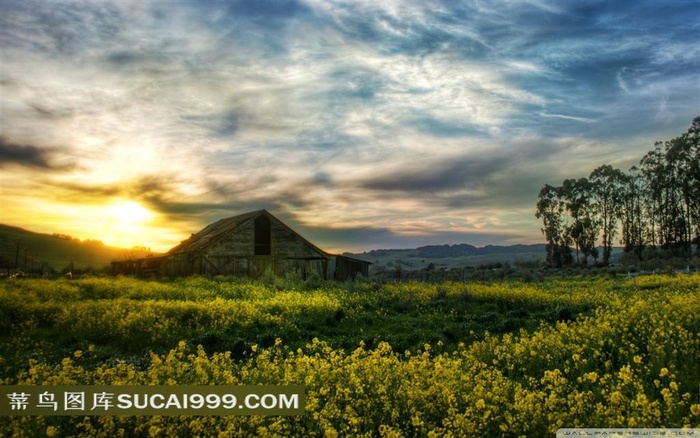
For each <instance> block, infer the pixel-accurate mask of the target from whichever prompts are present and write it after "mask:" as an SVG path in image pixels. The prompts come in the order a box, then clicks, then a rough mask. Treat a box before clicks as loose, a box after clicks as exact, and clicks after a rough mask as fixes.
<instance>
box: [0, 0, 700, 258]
mask: <svg viewBox="0 0 700 438" xmlns="http://www.w3.org/2000/svg"><path fill="white" fill-rule="evenodd" d="M699 14H700V5H699V4H698V3H697V2H695V1H687V2H686V1H673V2H659V1H655V0H649V1H639V2H635V3H634V4H632V3H629V2H583V1H581V2H579V1H567V2H561V1H545V0H542V1H528V2H525V1H522V2H521V1H518V2H511V1H496V2H453V1H437V2H429V3H426V2H422V1H406V0H401V1H393V0H385V1H377V2H373V1H327V0H285V1H255V2H254V1H249V0H232V1H214V0H211V1H209V0H206V1H194V0H193V1H179V2H142V1H138V0H119V1H97V0H95V1H77V0H76V1H73V0H60V1H52V2H25V1H19V0H6V1H3V2H1V3H0V49H1V50H2V51H1V55H0V56H1V57H2V59H1V62H2V69H0V105H1V110H2V117H0V135H1V136H2V138H1V140H0V166H2V169H3V172H4V173H5V174H6V175H8V177H4V178H3V180H2V193H3V217H2V221H3V222H9V223H12V224H13V225H20V226H25V227H28V228H31V229H35V230H38V231H46V232H63V233H71V234H75V235H77V236H79V237H90V238H98V237H99V238H102V239H103V240H104V241H106V242H110V241H114V242H115V243H116V242H117V239H116V238H115V239H110V236H109V235H110V234H114V235H115V236H116V235H117V234H118V235H119V239H118V243H119V244H134V245H136V244H144V245H147V246H152V247H156V248H158V249H167V248H168V247H169V246H172V245H171V244H173V245H174V244H176V243H177V242H178V241H179V240H181V238H182V237H186V236H188V235H189V233H191V232H194V231H197V230H198V229H200V228H202V227H203V226H205V225H206V224H208V223H209V222H212V221H214V220H216V219H219V218H221V217H225V216H229V215H234V214H237V213H241V212H245V211H248V210H253V209H258V208H268V209H269V210H270V211H272V212H273V213H274V214H276V215H278V216H279V217H281V218H283V219H284V220H286V221H289V222H290V224H291V225H292V226H294V227H297V228H299V229H300V230H302V231H303V234H304V235H305V237H307V238H309V239H310V240H312V241H314V242H315V243H317V244H319V245H320V246H322V247H324V248H330V249H336V250H344V249H353V250H356V249H372V248H377V247H384V248H386V247H391V246H396V247H410V246H414V245H415V244H426V243H461V242H466V243H477V244H486V243H493V244H501V243H520V242H539V241H541V239H542V237H541V235H540V232H539V228H540V224H539V223H538V222H537V220H536V219H535V218H534V205H535V202H536V197H537V193H538V191H539V188H540V187H541V186H542V185H544V184H545V183H560V182H561V180H562V179H564V178H569V177H579V176H585V175H587V174H589V173H590V171H591V170H592V169H593V168H595V167H598V166H600V165H602V164H612V165H615V166H618V167H620V168H622V169H623V170H626V169H627V168H628V167H629V166H631V165H632V164H635V163H636V162H637V161H638V160H639V159H640V158H641V157H642V155H643V154H644V153H645V152H646V151H647V150H649V149H651V148H652V147H653V143H654V141H656V140H665V139H669V138H672V137H675V136H677V135H679V134H681V133H682V132H684V131H685V130H686V129H687V128H688V126H689V125H690V122H691V120H692V119H693V117H695V116H697V115H698V114H699V113H700V81H699V80H698V78H699V74H698V72H699V71H700V44H698V36H699V35H700V24H698V20H696V19H693V17H697V16H698V15H699ZM129 202H134V203H138V204H139V205H140V206H142V207H143V208H144V209H147V210H148V211H149V212H150V213H151V215H150V216H148V219H146V216H145V215H144V219H143V221H142V222H141V223H135V222H132V223H130V224H129V227H126V226H124V227H123V228H119V227H118V226H117V221H118V217H116V216H115V217H114V218H113V219H112V221H111V222H109V221H107V222H105V220H103V219H102V218H104V217H105V215H107V216H109V214H110V213H109V212H114V211H117V210H118V208H119V205H127V206H128V205H131V204H128V203H129ZM115 206H116V207H115ZM124 210H125V211H126V210H127V209H126V208H124ZM81 215H82V216H81ZM86 215H88V216H86ZM86 217H90V218H93V219H91V220H86V219H85V218H86ZM90 222H91V223H92V224H93V225H92V226H91V225H90ZM110 227H111V228H110ZM112 229H114V230H117V231H118V233H117V231H114V232H112V231H111V230H112ZM129 230H132V231H131V233H132V234H131V235H130V234H129V232H130V231H129ZM130 236H131V237H130Z"/></svg>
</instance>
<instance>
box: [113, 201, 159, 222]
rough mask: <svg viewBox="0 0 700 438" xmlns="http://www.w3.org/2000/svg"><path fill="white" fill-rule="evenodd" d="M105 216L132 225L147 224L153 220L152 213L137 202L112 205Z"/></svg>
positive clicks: (122, 202)
mask: <svg viewBox="0 0 700 438" xmlns="http://www.w3.org/2000/svg"><path fill="white" fill-rule="evenodd" d="M107 214H108V215H109V216H110V217H112V218H114V219H118V220H119V221H123V222H128V223H129V224H132V225H133V224H137V223H144V222H148V221H149V220H150V219H152V218H153V213H151V212H150V211H149V210H148V209H146V208H145V207H144V206H142V205H141V204H139V203H138V202H134V201H121V202H117V203H114V204H112V205H111V206H110V207H108V209H107Z"/></svg>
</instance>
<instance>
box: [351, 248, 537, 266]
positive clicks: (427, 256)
mask: <svg viewBox="0 0 700 438" xmlns="http://www.w3.org/2000/svg"><path fill="white" fill-rule="evenodd" d="M346 255H349V256H351V257H355V258H359V259H361V260H366V261H369V262H372V263H373V264H374V266H375V267H376V266H385V267H387V268H391V267H395V266H397V265H398V264H400V265H401V266H402V267H403V268H407V269H423V268H425V267H427V266H428V265H430V264H433V265H435V266H437V267H445V268H453V267H464V266H478V265H488V264H494V263H511V264H512V263H515V262H516V261H533V260H544V258H545V256H546V250H545V245H544V244H534V245H524V244H517V245H510V246H501V245H487V246H484V247H476V246H474V245H470V244H468V243H460V244H453V245H447V244H445V245H426V246H421V247H418V248H414V249H378V250H372V251H367V252H363V253H354V254H350V253H346Z"/></svg>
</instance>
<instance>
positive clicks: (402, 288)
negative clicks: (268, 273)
mask: <svg viewBox="0 0 700 438" xmlns="http://www.w3.org/2000/svg"><path fill="white" fill-rule="evenodd" d="M81 282H82V283H81ZM279 289H280V288H279V287H275V286H274V285H263V284H251V283H230V282H223V281H222V282H213V281H208V280H204V279H188V280H183V281H181V282H176V283H165V282H164V283H158V282H151V283H146V282H143V281H138V280H129V279H118V280H105V279H86V280H78V281H74V282H67V281H63V282H42V281H38V280H36V281H33V280H29V281H26V282H22V281H16V282H10V281H6V282H3V283H0V292H1V294H0V304H2V305H3V309H4V310H3V317H4V318H5V321H4V322H3V324H5V329H6V330H8V332H10V333H11V336H7V337H5V338H3V345H2V350H0V351H2V354H3V362H0V365H2V366H3V369H4V372H5V374H4V377H3V384H6V385H17V384H22V385H24V384H26V385H67V384H81V385H98V384H100V385H185V384H188V385H189V384H204V385H243V384H245V385H250V384H252V385H258V384H279V385H284V384H302V385H305V386H306V415H304V416H296V417H295V416H290V417H283V416H280V417H275V416H227V417H194V416H193V417H157V416H154V417H118V416H113V417H48V416H47V417H23V416H15V417H4V418H0V432H2V433H3V434H4V435H5V436H17V437H35V436H81V437H94V436H97V437H100V436H102V437H116V436H125V437H133V436H143V437H159V436H162V437H170V436H207V437H208V436H211V437H229V436H230V437H233V436H236V437H238V436H318V437H324V436H328V437H333V436H368V437H370V436H372V437H373V436H381V437H403V436H405V437H409V436H411V437H412V436H454V437H470V436H475V437H486V436H488V437H499V436H502V437H518V436H526V437H539V436H542V437H545V436H553V435H554V433H555V432H556V430H557V429H559V428H562V427H700V366H699V365H698V364H700V334H699V333H700V276H698V275H680V276H674V277H672V276H648V277H637V278H633V279H624V278H571V279H559V280H547V281H545V282H542V283H529V284H525V283H515V282H514V283H506V282H504V283H492V284H486V283H479V284H476V283H443V284H424V283H393V284H386V285H372V284H347V285H340V284H331V283H329V284H323V285H321V287H319V288H317V289H312V290H308V289H304V288H303V287H302V286H298V287H295V286H293V285H292V286H290V287H289V288H288V289H282V290H279ZM20 296H22V297H24V298H23V299H21V300H19V297H20ZM394 303H399V304H400V306H399V305H398V304H394ZM406 303H409V304H410V305H409V304H406ZM484 303H486V304H487V305H488V306H491V307H489V308H492V309H498V310H493V313H494V314H495V315H511V314H514V313H513V312H514V311H517V309H519V308H525V309H540V308H541V309H544V310H543V312H544V311H549V310H552V309H553V310H556V309H559V310H560V309H561V308H564V307H565V308H567V309H574V313H575V314H576V317H575V318H572V319H571V320H567V318H562V319H561V320H558V321H552V320H546V319H542V320H540V321H539V322H537V325H536V326H535V327H534V328H526V327H520V328H517V327H515V328H513V329H512V330H507V327H508V326H506V329H504V330H503V331H502V332H500V333H488V332H484V333H477V334H473V336H471V335H470V334H469V333H464V334H459V333H458V335H459V336H462V335H463V337H462V338H459V339H473V340H472V341H471V342H464V341H462V340H458V341H455V342H454V343H451V342H450V339H452V338H449V339H448V338H445V340H443V339H442V338H440V339H438V341H437V342H432V341H430V340H428V339H426V340H425V342H420V340H419V344H418V345H419V346H418V348H414V349H406V350H399V349H397V348H395V347H394V346H393V345H391V343H390V342H387V341H385V340H382V339H380V340H378V341H376V342H374V343H373V345H371V346H369V345H368V344H367V343H365V342H364V341H362V340H361V341H359V342H357V343H356V344H355V345H354V346H353V347H351V348H342V347H340V346H339V344H338V343H339V342H340V341H338V339H341V338H340V336H341V334H338V335H337V336H338V337H335V335H333V336H331V335H328V338H327V339H319V338H315V337H314V338H310V339H307V341H306V342H302V343H301V344H298V345H289V344H288V343H286V342H285V341H284V339H285V336H291V335H289V331H290V330H291V331H293V332H294V331H295V330H296V332H294V333H296V334H294V336H297V337H293V338H290V339H299V338H300V337H301V338H303V336H305V335H306V332H305V330H307V329H308V330H309V333H310V331H311V329H314V330H320V329H318V327H320V326H322V325H323V323H322V322H324V321H325V325H324V327H330V328H329V329H328V330H336V329H337V327H338V326H336V325H334V324H336V322H335V320H334V319H333V318H334V315H336V316H337V315H338V314H339V313H338V312H340V311H342V314H341V317H337V318H336V319H337V320H339V321H340V322H339V323H337V324H341V325H340V327H342V328H343V331H346V332H347V331H349V330H351V327H355V328H354V330H355V331H356V333H343V334H342V336H351V335H352V336H355V335H356V336H358V337H359V339H362V336H363V333H366V332H365V331H364V330H365V329H369V327H370V325H372V324H374V325H376V324H381V323H382V321H383V319H382V318H390V317H393V318H395V324H397V325H394V326H391V327H392V328H396V327H399V326H400V325H399V324H403V322H402V321H403V320H399V319H396V318H398V316H397V315H398V314H399V313H400V312H404V311H403V310H392V309H404V308H405V309H406V310H405V317H406V318H407V320H408V319H410V318H413V319H421V318H423V319H428V318H429V315H433V313H431V312H432V311H433V310H434V309H436V308H437V309H438V310H439V311H440V312H444V315H445V318H446V319H448V320H450V321H460V318H463V319H464V320H466V319H468V318H467V312H468V311H467V310H465V309H468V308H470V306H471V307H474V306H479V305H484ZM392 306H393V307H392ZM401 306H403V307H401ZM436 306H438V307H436ZM460 306H461V307H460ZM514 309H515V310H514ZM548 309H549V310H548ZM10 312H14V313H10ZM368 312H372V313H373V315H372V316H370V315H369V313H368ZM392 312H393V313H392ZM498 312H501V313H498ZM503 312H506V313H503ZM507 312H511V313H507ZM560 313H561V311H560ZM308 314H310V315H313V318H316V319H317V320H318V321H321V322H319V324H318V327H317V326H316V325H313V324H311V325H304V324H302V323H301V322H299V321H300V318H304V317H305V316H304V315H308ZM401 315H404V314H401ZM344 319H348V320H351V322H352V324H351V325H348V326H343V325H342V321H343V320H344ZM8 320H10V321H8ZM361 321H366V323H367V326H366V327H363V326H362V324H361V323H360V322H361ZM375 321H376V322H375ZM417 323H418V322H416V324H417ZM232 325H235V327H237V330H240V331H239V332H237V333H256V330H267V331H268V332H269V331H272V330H278V331H279V336H277V338H278V339H276V340H274V341H273V342H271V343H270V345H269V346H262V345H258V344H246V351H245V353H244V354H242V355H240V356H236V357H234V355H232V354H231V353H230V352H208V351H205V349H204V348H203V347H202V346H198V345H194V344H193V343H191V342H185V341H182V342H179V343H176V344H173V345H172V346H171V347H170V349H169V351H164V352H162V353H157V352H152V353H150V355H148V357H146V358H144V360H143V362H138V361H136V362H135V361H131V360H119V358H118V357H116V358H113V359H112V360H93V359H95V357H96V355H97V354H98V351H99V350H100V349H101V348H106V347H104V346H100V345H99V344H98V345H97V346H95V345H94V344H92V343H91V344H89V345H88V346H87V347H86V348H81V349H77V348H76V349H75V350H73V351H70V352H67V353H66V354H65V355H64V356H63V358H62V360H56V361H51V360H48V359H46V358H38V359H37V358H33V357H28V358H26V361H25V362H24V366H22V367H20V368H13V367H11V366H10V361H9V360H8V359H7V357H8V356H7V355H8V354H9V349H10V348H15V349H16V348H18V345H20V341H18V339H20V340H21V339H25V341H26V340H27V339H29V337H30V336H36V334H38V333H42V331H41V330H53V329H60V330H64V331H69V332H70V331H74V332H75V333H82V332H84V333H86V334H87V335H86V336H88V335H89V336H93V335H94V334H95V333H96V332H97V331H99V330H104V329H105V327H110V329H111V330H112V331H113V333H115V334H114V338H110V339H109V340H107V341H108V342H116V344H115V345H121V344H120V343H121V342H123V341H118V342H117V341H115V340H119V336H121V335H123V336H131V335H134V336H136V334H138V339H139V340H140V342H146V343H149V342H152V343H154V345H156V344H157V343H158V342H161V341H162V340H163V339H166V338H164V332H167V331H169V330H171V331H172V330H175V329H176V328H178V327H182V326H185V327H186V328H187V329H189V330H198V329H199V328H201V327H202V326H206V327H230V326H232ZM42 327H44V329H42ZM309 327H311V328H309ZM406 327H407V329H408V330H410V324H409V323H408V322H406ZM455 327H458V326H455ZM470 327H471V328H472V329H471V330H472V331H473V327H475V325H470V326H467V325H464V330H467V329H468V328H470ZM324 330H325V328H324ZM324 333H325V332H324ZM327 333H335V332H332V331H328V332H327ZM424 333H427V332H424V331H420V335H421V336H423V335H424ZM450 333H451V332H450ZM241 336H244V335H241ZM426 336H427V335H426ZM470 336H471V337H470ZM385 338H386V339H391V336H390V334H387V335H386V336H385ZM97 339H98V341H99V339H100V338H99V337H98V338H97ZM342 339H346V338H342ZM353 339H357V338H353ZM397 339H398V338H397ZM433 339H436V338H433ZM32 340H33V341H39V340H37V339H32ZM107 341H106V342H107ZM47 342H49V341H47ZM334 342H335V343H336V344H338V345H334ZM78 344H80V341H79V340H76V345H78ZM108 345H111V344H108ZM115 348H116V347H115ZM15 357H16V356H15ZM10 371H11V372H10Z"/></svg>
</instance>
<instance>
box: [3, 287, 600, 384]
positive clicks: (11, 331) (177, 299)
mask: <svg viewBox="0 0 700 438" xmlns="http://www.w3.org/2000/svg"><path fill="white" fill-rule="evenodd" d="M513 287H514V289H513V290H516V289H515V288H517V287H518V286H517V285H515V284H514V286H513ZM543 287H545V288H551V287H550V286H543ZM558 297H559V298H556V299H553V300H550V301H546V302H538V301H533V300H530V301H524V302H523V301H513V300H512V299H511V298H512V297H510V296H503V295H489V286H488V285H469V284H464V283H445V284H422V283H403V284H386V285H378V284H373V283H349V284H340V283H332V282H328V283H326V282H320V281H318V280H315V281H307V282H303V281H300V280H298V279H297V280H289V281H283V280H271V281H268V283H267V284H266V283H262V282H251V281H234V282H230V281H222V280H219V281H211V280H207V279H204V278H196V277H195V278H187V279H179V280H173V281H143V280H137V279H132V278H118V279H114V278H85V279H80V280H72V281H68V280H63V279H62V280H58V281H46V280H28V279H24V280H16V281H12V280H8V281H4V282H0V331H1V332H2V333H4V335H3V336H1V337H0V356H1V357H2V359H3V363H2V370H3V375H4V376H5V377H9V376H11V375H13V373H15V372H16V371H18V370H19V369H20V368H21V367H22V366H23V364H25V363H26V360H27V359H28V358H34V359H37V360H40V361H42V362H47V363H58V362H60V360H61V359H62V358H63V357H66V356H69V355H71V354H72V352H74V351H76V350H87V349H88V348H91V349H92V350H93V352H94V354H93V355H91V357H92V358H93V360H94V362H95V363H104V362H108V361H114V360H116V359H122V360H127V361H130V362H132V363H139V362H140V361H142V360H144V358H147V357H148V353H149V352H150V351H153V352H156V353H165V352H167V351H168V350H169V349H171V348H173V346H174V345H177V343H178V341H180V340H185V341H186V342H187V343H188V344H190V345H202V346H203V347H204V349H205V351H207V352H208V353H214V352H224V351H230V352H231V354H232V355H233V357H238V358H243V357H244V356H245V354H246V352H249V351H250V348H251V346H252V345H255V344H257V345H259V346H261V347H269V346H272V345H274V343H275V340H276V339H278V338H279V339H281V340H282V342H283V343H284V344H285V345H288V346H290V348H299V347H302V346H304V345H305V344H306V343H308V342H309V341H310V340H311V339H313V338H318V339H320V340H323V341H325V342H327V343H328V344H329V345H330V346H331V347H333V348H339V349H344V350H346V351H351V350H352V349H354V348H356V347H357V345H358V344H359V343H360V342H364V343H365V345H366V346H367V347H368V348H373V347H374V346H376V345H378V344H379V343H380V342H383V341H384V342H388V343H390V344H391V345H392V347H393V348H394V350H395V351H405V350H412V351H415V350H418V349H420V348H422V346H423V345H424V344H425V343H437V342H441V343H442V344H443V345H444V346H445V347H444V348H445V349H447V350H453V349H455V348H456V347H457V346H458V345H459V344H460V343H464V344H469V343H471V342H473V341H475V340H480V339H483V338H484V335H485V334H486V333H487V332H488V333H492V334H502V333H515V332H518V331H519V330H521V329H524V330H534V329H536V328H537V327H538V326H539V325H540V324H541V323H543V322H544V323H550V324H551V323H554V322H556V321H557V320H567V319H568V320H571V319H574V318H575V317H577V316H579V315H581V314H588V313H590V311H591V309H592V308H593V305H592V303H585V302H584V303H569V302H568V298H567V296H566V295H563V294H560V295H558ZM563 310H564V311H563Z"/></svg>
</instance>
